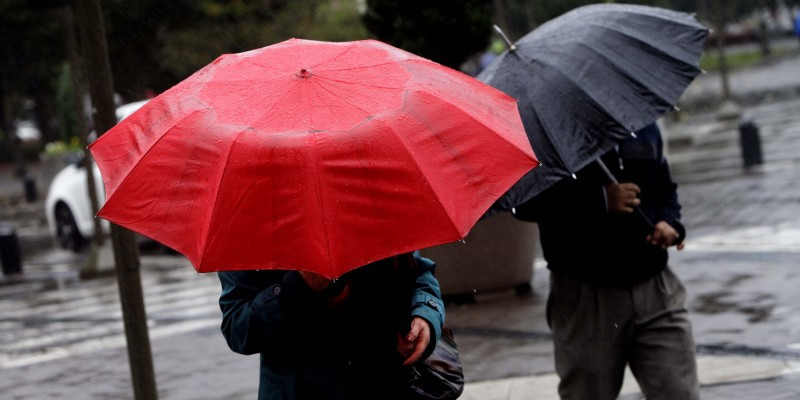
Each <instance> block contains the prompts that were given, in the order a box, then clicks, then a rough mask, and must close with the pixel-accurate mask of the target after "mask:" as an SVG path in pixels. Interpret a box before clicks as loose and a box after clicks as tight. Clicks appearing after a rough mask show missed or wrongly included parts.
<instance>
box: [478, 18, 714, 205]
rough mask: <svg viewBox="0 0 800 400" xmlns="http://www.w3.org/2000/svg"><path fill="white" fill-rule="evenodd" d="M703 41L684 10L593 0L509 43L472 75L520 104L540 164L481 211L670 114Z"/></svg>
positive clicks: (695, 67) (569, 172) (571, 169)
mask: <svg viewBox="0 0 800 400" xmlns="http://www.w3.org/2000/svg"><path fill="white" fill-rule="evenodd" d="M707 35H708V29H706V28H705V27H703V26H702V25H700V24H699V23H698V22H697V21H696V20H695V18H694V16H693V15H690V14H686V13H681V12H676V11H670V10H665V9H661V8H655V7H646V6H637V5H623V4H596V5H590V6H584V7H580V8H577V9H575V10H573V11H570V12H568V13H566V14H564V15H562V16H560V17H558V18H555V19H553V20H551V21H549V22H547V23H545V24H544V25H542V26H540V27H539V28H538V29H536V30H534V31H533V32H531V33H529V34H527V35H525V36H524V37H523V38H522V39H520V40H519V41H517V42H516V43H515V44H513V45H510V46H509V50H508V51H506V52H504V53H503V54H501V55H500V56H499V57H498V58H497V59H496V60H495V61H494V62H493V63H492V64H490V65H489V66H488V67H487V68H486V69H485V70H484V71H482V72H481V74H480V75H478V79H480V80H482V81H483V82H486V83H488V84H489V85H491V86H494V87H495V88H498V89H500V90H502V91H504V92H506V93H507V94H509V95H510V96H513V97H514V98H516V99H517V100H518V101H519V109H520V114H521V116H522V122H523V124H524V125H525V130H526V132H527V134H528V138H529V139H530V141H531V144H532V146H533V150H534V152H535V153H536V156H537V157H538V158H539V160H540V161H541V163H542V164H541V165H540V166H539V167H538V168H535V169H533V170H532V171H531V172H529V173H528V174H527V175H525V176H524V177H523V178H522V179H521V180H520V181H519V182H517V184H516V185H514V186H513V187H512V188H511V189H510V190H509V191H508V192H507V193H506V194H505V195H504V196H503V197H501V198H500V199H499V200H498V201H497V202H496V203H495V204H494V205H493V206H492V208H490V209H489V211H487V213H486V214H485V215H486V216H490V215H493V214H496V213H499V212H502V211H507V210H510V209H512V208H513V207H515V206H517V205H519V204H522V203H524V202H525V201H527V200H529V199H530V198H532V197H533V196H535V195H537V194H538V193H540V192H541V191H543V190H544V189H546V188H548V187H550V186H551V185H553V184H554V183H556V182H558V181H559V180H561V179H563V178H565V177H569V176H574V173H575V172H576V171H578V170H580V169H581V168H583V167H584V166H586V165H587V164H589V163H590V162H592V161H594V160H597V159H598V158H599V157H600V156H601V155H602V154H604V153H606V152H607V151H609V150H611V148H613V147H614V145H615V144H616V143H617V142H618V141H620V140H622V139H624V138H626V137H628V136H629V135H631V134H632V132H633V131H636V130H638V129H641V128H643V127H645V126H647V125H649V124H650V123H652V122H653V121H655V120H656V119H657V118H658V116H659V115H661V114H664V113H666V112H668V111H670V110H672V109H673V108H674V107H675V103H676V102H677V101H678V98H679V97H680V95H681V93H683V91H684V90H685V89H686V87H687V86H688V85H689V83H690V82H691V81H692V79H694V77H695V76H697V74H698V73H700V72H701V70H700V67H699V58H700V54H701V53H702V51H703V43H704V41H705V38H706V36H707ZM509 44H510V43H509Z"/></svg>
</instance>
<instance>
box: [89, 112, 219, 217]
mask: <svg viewBox="0 0 800 400" xmlns="http://www.w3.org/2000/svg"><path fill="white" fill-rule="evenodd" d="M203 111H205V110H194V111H192V112H191V113H189V114H187V115H185V116H183V117H182V118H181V119H180V121H183V120H185V119H187V118H189V117H190V116H192V115H194V114H195V113H198V112H203ZM175 125H177V123H176V124H173V127H174V126H175ZM171 130H172V127H171V128H170V129H167V130H166V131H165V132H164V133H162V134H161V136H160V137H159V138H158V139H156V140H155V141H154V142H153V144H152V145H150V147H149V148H147V150H145V152H144V154H142V155H141V157H138V159H137V162H136V164H134V166H133V167H131V169H130V171H128V172H127V173H126V174H125V177H124V178H122V181H120V183H119V184H118V185H117V187H116V188H115V189H114V192H112V193H111V195H109V196H108V197H107V198H106V202H105V204H109V203H110V201H111V199H113V198H114V196H115V195H116V194H117V193H119V188H121V187H122V186H123V185H124V184H125V182H127V181H128V178H130V177H131V175H132V174H133V172H134V171H136V169H137V168H138V167H139V166H140V165H142V164H143V163H142V162H141V161H142V160H143V159H144V158H145V157H147V155H148V154H150V152H151V151H152V150H153V149H154V148H155V147H156V146H157V145H158V143H160V142H161V141H162V140H163V139H164V138H165V137H166V136H167V134H168V133H169V132H170V131H171ZM100 137H101V138H102V137H103V135H100Z"/></svg>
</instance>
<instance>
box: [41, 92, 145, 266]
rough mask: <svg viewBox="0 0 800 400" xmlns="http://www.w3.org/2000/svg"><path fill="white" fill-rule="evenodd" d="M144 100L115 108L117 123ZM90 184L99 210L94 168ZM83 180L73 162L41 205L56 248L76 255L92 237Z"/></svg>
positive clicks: (102, 197)
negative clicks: (93, 187) (92, 182)
mask: <svg viewBox="0 0 800 400" xmlns="http://www.w3.org/2000/svg"><path fill="white" fill-rule="evenodd" d="M145 103H147V100H143V101H137V102H135V103H129V104H125V105H123V106H120V107H119V108H117V111H116V114H117V121H122V120H123V119H124V118H126V117H127V116H129V115H131V114H133V113H134V112H135V111H136V110H138V109H139V108H140V107H142V106H143V105H144V104H145ZM94 181H95V186H96V188H97V200H98V201H99V202H100V205H101V206H102V203H103V201H105V190H104V188H103V179H102V178H101V177H100V170H99V169H98V168H97V165H94ZM87 186H88V182H87V180H86V168H85V167H84V166H83V160H76V161H75V162H72V163H70V164H69V165H67V166H66V167H64V169H62V170H61V171H59V172H58V173H57V174H56V175H55V177H53V181H52V182H51V183H50V188H49V189H48V191H47V198H46V199H45V202H44V207H45V215H46V216H47V224H48V226H49V228H50V233H51V234H53V236H54V237H55V238H56V240H57V242H58V245H59V246H61V247H62V248H64V249H68V250H72V251H80V250H82V249H84V248H85V247H86V245H87V244H88V243H89V238H91V237H92V235H94V214H93V213H92V205H91V203H90V201H89V189H88V188H87ZM101 224H102V226H103V229H104V231H106V232H107V231H108V228H109V224H108V221H105V220H102V221H101Z"/></svg>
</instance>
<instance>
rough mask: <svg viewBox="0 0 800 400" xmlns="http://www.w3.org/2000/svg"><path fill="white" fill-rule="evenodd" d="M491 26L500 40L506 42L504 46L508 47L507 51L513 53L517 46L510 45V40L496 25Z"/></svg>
mask: <svg viewBox="0 0 800 400" xmlns="http://www.w3.org/2000/svg"><path fill="white" fill-rule="evenodd" d="M492 26H493V27H494V31H495V32H497V34H498V35H499V36H500V38H501V39H503V41H504V42H506V46H508V51H510V52H513V51H514V50H516V49H517V46H516V45H515V44H514V43H511V40H509V39H508V36H506V33H505V32H503V30H502V29H500V27H499V26H497V25H496V24H495V25H492Z"/></svg>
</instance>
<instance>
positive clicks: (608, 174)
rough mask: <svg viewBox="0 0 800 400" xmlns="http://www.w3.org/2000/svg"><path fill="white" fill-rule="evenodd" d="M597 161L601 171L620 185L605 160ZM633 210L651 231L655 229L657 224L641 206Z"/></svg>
mask: <svg viewBox="0 0 800 400" xmlns="http://www.w3.org/2000/svg"><path fill="white" fill-rule="evenodd" d="M596 161H597V165H599V166H600V169H602V170H603V172H604V173H605V174H606V176H607V177H608V179H609V180H611V182H613V183H619V181H618V180H617V177H616V176H614V174H612V173H611V171H610V170H609V169H608V167H607V166H606V163H604V162H603V160H601V159H599V158H598V159H597V160H596ZM633 209H634V210H636V212H637V213H638V214H639V216H641V217H642V219H643V220H644V222H645V223H646V224H647V226H648V227H650V229H653V228H654V227H655V224H653V221H651V220H650V217H648V216H647V214H645V213H644V211H642V209H641V208H639V206H634V207H633Z"/></svg>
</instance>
